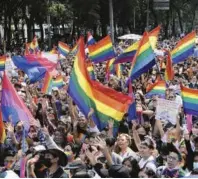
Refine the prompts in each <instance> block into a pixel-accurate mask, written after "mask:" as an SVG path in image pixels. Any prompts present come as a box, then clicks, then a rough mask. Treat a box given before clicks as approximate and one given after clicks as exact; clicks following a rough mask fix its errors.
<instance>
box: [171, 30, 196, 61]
mask: <svg viewBox="0 0 198 179" xmlns="http://www.w3.org/2000/svg"><path fill="white" fill-rule="evenodd" d="M195 40H196V32H195V31H193V32H191V33H190V34H188V35H186V36H185V37H184V38H183V39H181V40H180V41H179V42H178V44H177V46H176V47H175V48H174V49H173V50H172V51H171V56H172V60H173V63H174V64H176V63H179V62H181V61H184V60H185V59H186V58H188V57H189V56H191V55H193V54H194V48H195V46H196V43H195Z"/></svg>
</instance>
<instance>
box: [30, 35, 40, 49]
mask: <svg viewBox="0 0 198 179" xmlns="http://www.w3.org/2000/svg"><path fill="white" fill-rule="evenodd" d="M29 50H30V52H31V53H38V52H39V45H38V40H37V37H36V36H35V37H34V39H33V40H32V42H30V46H29Z"/></svg>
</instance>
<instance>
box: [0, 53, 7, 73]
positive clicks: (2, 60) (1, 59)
mask: <svg viewBox="0 0 198 179" xmlns="http://www.w3.org/2000/svg"><path fill="white" fill-rule="evenodd" d="M5 63H6V56H1V57H0V71H4V70H5Z"/></svg>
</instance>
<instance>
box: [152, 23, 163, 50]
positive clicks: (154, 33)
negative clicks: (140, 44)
mask: <svg viewBox="0 0 198 179" xmlns="http://www.w3.org/2000/svg"><path fill="white" fill-rule="evenodd" d="M160 29H161V27H160V26H157V27H156V28H155V29H153V30H152V31H151V32H149V41H150V44H151V47H152V49H153V50H155V49H156V45H157V40H158V35H159V33H160Z"/></svg>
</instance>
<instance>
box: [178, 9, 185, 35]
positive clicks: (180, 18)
mask: <svg viewBox="0 0 198 179" xmlns="http://www.w3.org/2000/svg"><path fill="white" fill-rule="evenodd" d="M177 14H178V18H179V26H180V29H181V33H182V32H183V31H184V28H183V24H182V17H181V12H180V10H178V11H177Z"/></svg>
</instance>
